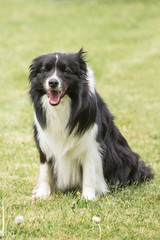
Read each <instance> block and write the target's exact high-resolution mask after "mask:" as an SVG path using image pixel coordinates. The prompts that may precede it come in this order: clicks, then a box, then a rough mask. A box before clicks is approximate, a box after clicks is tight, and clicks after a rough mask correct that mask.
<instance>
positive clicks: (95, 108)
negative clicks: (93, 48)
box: [29, 50, 153, 186]
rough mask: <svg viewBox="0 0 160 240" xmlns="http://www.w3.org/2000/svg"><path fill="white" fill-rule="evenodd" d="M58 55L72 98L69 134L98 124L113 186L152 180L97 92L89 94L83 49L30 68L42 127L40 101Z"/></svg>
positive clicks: (106, 169)
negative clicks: (44, 84)
mask: <svg viewBox="0 0 160 240" xmlns="http://www.w3.org/2000/svg"><path fill="white" fill-rule="evenodd" d="M56 54H58V56H59V62H58V64H59V65H58V69H59V70H58V71H59V73H58V74H59V76H60V77H61V79H62V80H63V82H64V83H65V84H66V85H67V86H68V90H67V92H66V94H68V96H69V97H70V98H71V114H70V118H69V121H68V124H67V126H66V128H68V129H69V134H71V133H72V132H73V130H75V132H76V134H77V135H79V136H80V135H82V134H83V133H84V132H85V131H86V130H87V129H89V128H90V127H91V126H92V125H93V124H94V123H95V122H96V123H97V125H98V134H97V142H98V143H99V144H100V146H101V154H102V161H103V172H104V177H105V178H106V179H107V181H108V182H109V183H111V184H116V183H117V182H119V184H120V185H121V186H124V185H126V183H132V182H135V181H139V182H141V181H144V180H149V179H152V178H153V174H152V173H151V169H150V168H149V167H147V166H146V165H145V163H144V162H143V161H139V155H138V154H137V153H135V152H133V151H132V149H131V148H130V147H129V145H128V143H127V141H126V139H125V138H124V137H123V136H122V134H121V133H120V131H119V130H118V128H117V126H116V125H115V124H114V117H113V116H112V114H111V113H110V112H109V110H108V108H107V106H106V104H105V103H104V101H103V100H102V98H101V97H100V96H99V94H98V93H97V92H95V94H89V86H88V81H87V76H86V73H87V66H86V61H85V57H84V56H85V53H84V52H83V50H80V51H79V52H78V53H76V54H61V53H54V54H48V55H43V56H40V57H38V58H36V59H34V60H33V63H32V65H31V66H30V76H29V79H30V83H31V88H30V91H29V93H30V97H31V99H32V102H33V104H34V109H35V113H36V115H37V118H38V121H39V123H40V124H41V127H42V128H43V129H44V128H45V127H46V115H45V110H44V109H43V107H42V105H41V103H40V99H41V97H42V96H43V95H44V94H46V92H45V91H44V88H43V83H44V81H45V79H46V78H47V76H48V75H49V74H51V72H53V70H54V64H55V55H56ZM36 132H37V131H36V128H35V127H34V136H35V141H36V143H37V147H38V150H39V153H40V159H41V162H42V163H43V162H45V161H46V160H45V156H44V154H43V153H42V151H41V149H40V147H39V144H38V139H37V134H36Z"/></svg>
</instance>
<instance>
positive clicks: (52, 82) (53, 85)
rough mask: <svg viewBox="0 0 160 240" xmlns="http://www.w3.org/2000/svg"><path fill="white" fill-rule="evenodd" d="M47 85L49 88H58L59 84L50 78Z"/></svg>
mask: <svg viewBox="0 0 160 240" xmlns="http://www.w3.org/2000/svg"><path fill="white" fill-rule="evenodd" d="M48 84H49V86H50V87H51V88H56V87H57V86H58V84H59V82H58V80H57V79H54V78H51V79H50V80H49V82H48Z"/></svg>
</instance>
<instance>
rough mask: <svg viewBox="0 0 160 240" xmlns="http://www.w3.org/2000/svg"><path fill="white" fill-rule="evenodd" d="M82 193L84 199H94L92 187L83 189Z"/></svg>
mask: <svg viewBox="0 0 160 240" xmlns="http://www.w3.org/2000/svg"><path fill="white" fill-rule="evenodd" d="M82 195H83V197H84V198H85V199H86V200H93V201H95V200H96V195H95V191H94V189H90V188H87V189H84V190H83V193H82Z"/></svg>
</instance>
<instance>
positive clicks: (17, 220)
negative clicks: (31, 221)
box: [14, 215, 24, 224]
mask: <svg viewBox="0 0 160 240" xmlns="http://www.w3.org/2000/svg"><path fill="white" fill-rule="evenodd" d="M14 222H15V223H16V224H20V223H23V222H24V217H23V216H21V215H18V216H17V217H15V219H14Z"/></svg>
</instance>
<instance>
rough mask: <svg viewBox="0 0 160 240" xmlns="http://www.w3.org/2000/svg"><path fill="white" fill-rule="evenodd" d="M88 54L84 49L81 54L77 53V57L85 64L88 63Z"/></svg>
mask: <svg viewBox="0 0 160 240" xmlns="http://www.w3.org/2000/svg"><path fill="white" fill-rule="evenodd" d="M86 54H87V53H86V52H85V51H84V50H83V48H81V49H80V50H79V52H78V53H77V57H78V59H79V60H80V61H84V62H86Z"/></svg>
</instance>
